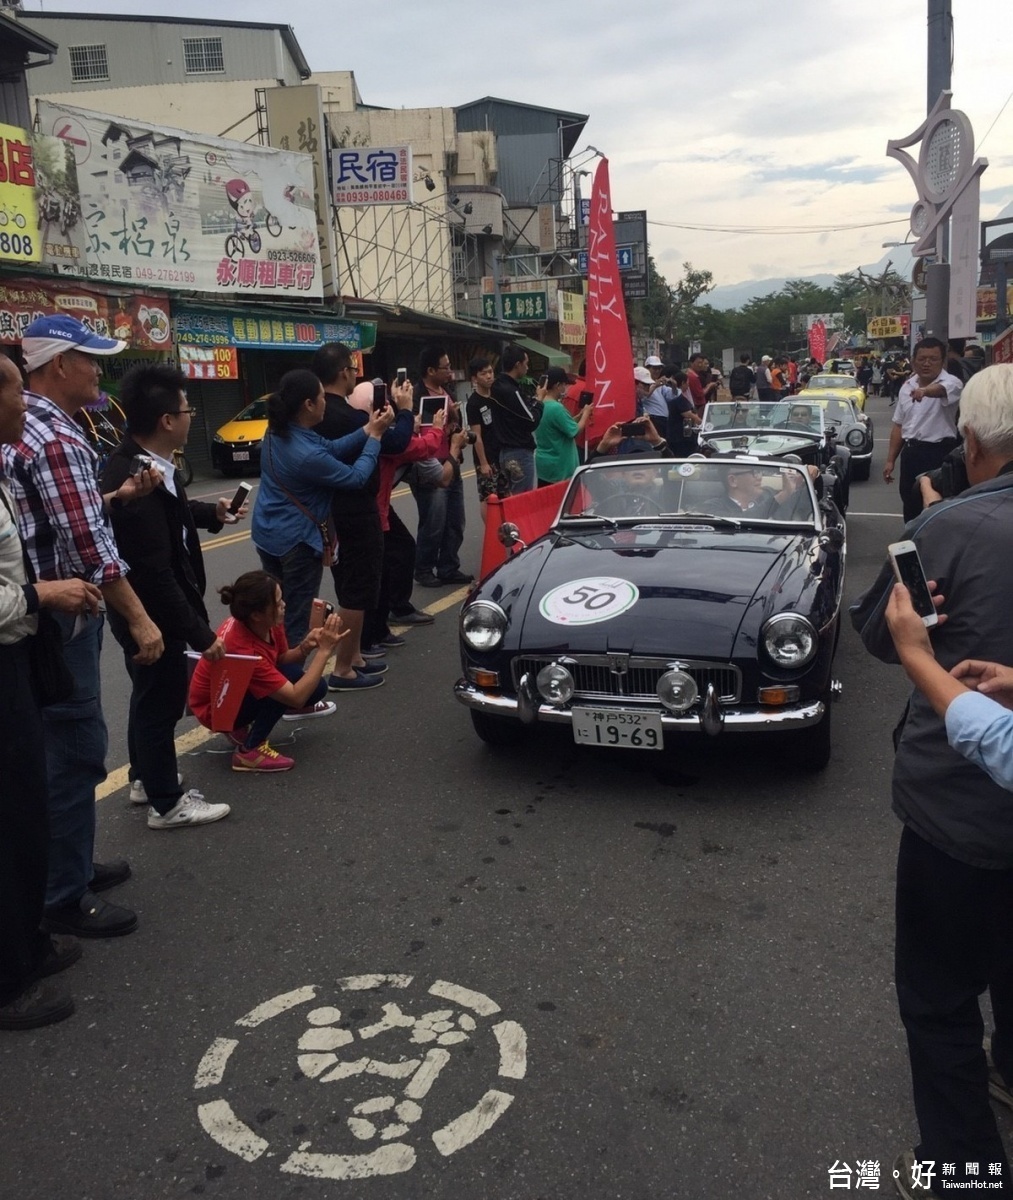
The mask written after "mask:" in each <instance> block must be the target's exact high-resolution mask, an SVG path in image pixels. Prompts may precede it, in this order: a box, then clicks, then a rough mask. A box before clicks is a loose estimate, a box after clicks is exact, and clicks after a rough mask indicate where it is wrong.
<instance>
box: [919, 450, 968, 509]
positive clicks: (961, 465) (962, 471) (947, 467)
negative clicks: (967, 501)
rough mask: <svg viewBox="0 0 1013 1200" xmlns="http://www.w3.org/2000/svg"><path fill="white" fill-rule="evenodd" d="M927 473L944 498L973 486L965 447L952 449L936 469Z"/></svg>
mask: <svg viewBox="0 0 1013 1200" xmlns="http://www.w3.org/2000/svg"><path fill="white" fill-rule="evenodd" d="M925 475H926V477H927V479H928V481H929V483H930V484H931V485H932V487H933V488H934V489H935V491H937V492H938V493H939V494H940V496H942V498H943V499H944V500H949V499H950V497H951V496H959V495H960V493H961V492H966V491H967V489H968V488H969V487H970V486H971V481H970V479H968V478H967V464H966V463H965V461H964V447H963V446H958V447H957V448H956V449H955V450H951V451H950V453H949V454H947V456H946V457H945V458H944V459H943V461H942V462H941V463H940V465H939V466H938V467H936V469H935V470H934V471H926V472H925Z"/></svg>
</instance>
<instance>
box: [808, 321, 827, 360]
mask: <svg viewBox="0 0 1013 1200" xmlns="http://www.w3.org/2000/svg"><path fill="white" fill-rule="evenodd" d="M826 353H827V327H826V326H825V325H824V324H823V322H822V321H813V323H812V325H810V326H809V357H810V358H815V359H816V361H817V362H819V363H821V362H823V360H824V358H825V357H826Z"/></svg>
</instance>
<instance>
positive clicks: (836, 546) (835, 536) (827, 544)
mask: <svg viewBox="0 0 1013 1200" xmlns="http://www.w3.org/2000/svg"><path fill="white" fill-rule="evenodd" d="M843 545H844V530H843V529H841V527H840V526H839V525H831V526H830V527H829V528H828V529H825V530H824V531H823V532H822V533H821V534H820V546H821V547H823V548H824V549H828V550H840V549H841V547H842V546H843Z"/></svg>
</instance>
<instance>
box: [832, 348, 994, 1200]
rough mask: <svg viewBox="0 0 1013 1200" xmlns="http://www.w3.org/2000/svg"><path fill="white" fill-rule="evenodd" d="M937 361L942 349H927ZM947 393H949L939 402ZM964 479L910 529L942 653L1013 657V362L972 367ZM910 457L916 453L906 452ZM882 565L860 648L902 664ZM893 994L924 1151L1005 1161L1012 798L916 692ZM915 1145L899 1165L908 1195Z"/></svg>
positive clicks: (900, 796)
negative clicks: (1000, 1116) (1002, 1116)
mask: <svg viewBox="0 0 1013 1200" xmlns="http://www.w3.org/2000/svg"><path fill="white" fill-rule="evenodd" d="M932 350H933V354H934V362H935V364H936V365H937V366H938V368H939V369H941V366H942V355H943V347H942V345H941V344H938V345H937V346H935V347H932ZM941 398H942V397H941V396H940V399H941ZM959 428H960V432H961V434H962V435H963V438H964V446H965V451H966V455H965V457H966V467H967V475H968V480H969V483H970V485H971V486H970V487H969V488H968V489H967V490H966V491H964V492H963V493H962V494H961V496H960V497H959V498H958V499H954V500H950V501H946V502H943V503H940V504H936V505H934V506H933V507H932V508H930V509H928V510H927V511H926V512H924V513H922V514H921V515H920V516H919V517H918V518H916V520H915V521H914V523H913V524H912V525H911V526H910V527H909V529H908V530H907V536H908V537H909V538H910V540H911V541H913V542H914V543H915V546H916V547H917V549H918V553H919V555H920V557H921V563H922V567H923V569H924V573H925V576H926V579H928V580H930V581H936V582H937V583H938V593H939V594H938V595H937V597H936V600H937V606H938V604H941V605H942V609H943V613H944V615H945V621H940V622H939V624H938V625H936V626H935V627H934V628H933V629H932V631H931V638H932V647H933V651H934V653H935V657H936V659H937V660H938V662H939V664H940V665H941V666H942V667H943V668H945V669H946V670H950V669H951V668H953V667H954V666H956V664H957V663H960V662H962V661H964V660H965V659H985V660H990V661H992V662H999V663H1010V662H1013V622H1011V621H1010V615H1009V597H1010V596H1011V595H1013V366H1009V365H1004V366H993V367H988V368H986V369H985V370H984V371H981V372H979V373H978V374H976V375H975V376H973V378H971V379H970V380H969V381H968V383H967V385H966V387H965V388H964V389H963V393H962V395H961V401H960V422H959ZM905 453H906V450H905ZM893 587H894V574H893V571H892V570H891V568H890V566H889V564H886V565H884V568H883V570H882V571H881V572H880V574H879V577H878V578H877V580H876V582H875V583H874V584H873V585H872V587H871V588H870V589H869V591H868V592H866V593H865V595H864V596H862V597H861V598H860V599H859V600H858V602H857V603H856V604H855V605H854V607H853V608H852V610H851V618H852V623H853V625H854V627H855V629H856V630H857V631H858V633H859V634H860V636H861V638H862V641H863V642H864V643H865V646H866V649H867V650H869V652H870V653H871V654H873V655H875V657H876V658H878V659H880V660H881V661H883V662H888V663H896V662H897V661H898V659H897V653H896V650H895V647H894V643H893V639H892V638H891V636H890V631H889V628H888V625H887V617H886V609H887V604H888V602H889V599H890V597H891V595H892V594H893ZM894 746H895V748H896V757H895V760H894V769H893V784H892V793H893V810H894V812H895V813H896V814H897V816H898V817H899V818H900V820H901V821H902V823H903V826H904V828H903V831H902V833H901V838H900V848H899V851H898V856H897V885H896V919H897V931H896V951H895V970H896V987H897V999H898V1004H899V1008H900V1015H901V1019H902V1020H903V1022H904V1026H905V1029H906V1032H907V1040H908V1050H909V1055H910V1065H911V1081H912V1088H913V1092H914V1102H915V1112H916V1114H917V1117H918V1127H919V1131H920V1134H921V1142H920V1144H919V1145H918V1146H917V1147H916V1148H915V1150H914V1155H913V1157H914V1159H917V1160H930V1161H935V1162H937V1163H939V1162H945V1163H956V1164H957V1173H956V1176H955V1180H956V1181H960V1182H962V1181H964V1180H966V1179H967V1177H968V1176H971V1177H972V1178H973V1177H974V1175H975V1173H974V1171H973V1170H972V1167H974V1166H975V1165H976V1166H977V1177H978V1178H979V1179H980V1178H982V1177H986V1178H987V1175H988V1166H985V1165H982V1164H990V1163H997V1164H1000V1168H999V1169H1000V1170H1001V1173H1002V1175H1001V1177H1002V1178H1003V1179H1007V1180H1008V1178H1009V1164H1008V1161H1007V1158H1006V1154H1005V1151H1004V1149H1003V1143H1002V1139H1001V1137H1000V1135H999V1131H998V1129H997V1128H996V1122H995V1117H994V1116H993V1114H992V1111H991V1108H990V1106H989V1093H990V1092H991V1094H992V1095H993V1096H994V1097H996V1098H998V1099H1003V1100H1004V1102H1005V1103H1007V1104H1009V1105H1010V1106H1011V1107H1013V1093H1011V1091H1010V1086H1011V1084H1013V925H1011V923H1010V920H1009V914H1010V913H1011V912H1013V806H1011V805H1010V803H1009V795H1008V793H1006V792H1004V791H1003V789H1002V788H1001V787H1000V786H999V784H997V783H995V782H994V781H993V780H992V779H990V778H989V777H988V776H987V775H986V773H985V772H984V771H983V770H981V769H980V767H978V766H977V765H975V764H974V763H973V762H971V761H969V760H968V759H967V758H965V757H964V756H963V755H962V754H961V753H960V752H958V750H956V749H953V748H951V746H950V745H949V743H948V739H947V733H946V725H945V722H944V719H943V718H942V717H941V716H940V715H939V714H938V713H937V712H936V711H935V710H934V708H933V705H932V703H931V702H930V700H929V699H928V698H927V697H926V696H925V695H923V694H922V692H920V691H917V690H916V691H914V692H913V693H912V694H911V698H910V700H909V703H908V706H907V708H906V710H905V712H904V714H903V716H902V718H901V723H900V725H899V727H898V729H897V730H896V731H895V733H894ZM986 988H988V990H989V992H990V995H991V1000H992V1014H993V1018H994V1032H993V1035H992V1039H991V1054H990V1057H989V1055H987V1054H986V1051H985V1050H984V1049H983V1047H982V1032H983V1022H982V1014H981V1010H980V1006H979V996H980V995H981V993H982V992H983V991H984V990H985V989H986ZM911 1157H912V1155H911V1152H910V1151H908V1152H905V1154H904V1155H902V1159H901V1160H899V1161H898V1165H897V1168H896V1171H895V1174H898V1173H899V1174H900V1177H901V1180H902V1182H904V1186H905V1187H907V1190H906V1191H905V1190H904V1187H902V1188H901V1192H902V1194H903V1195H905V1196H914V1195H919V1194H921V1193H918V1192H916V1191H914V1190H913V1188H911V1187H910V1186H909V1175H910V1170H909V1168H910V1165H911V1164H910V1159H911Z"/></svg>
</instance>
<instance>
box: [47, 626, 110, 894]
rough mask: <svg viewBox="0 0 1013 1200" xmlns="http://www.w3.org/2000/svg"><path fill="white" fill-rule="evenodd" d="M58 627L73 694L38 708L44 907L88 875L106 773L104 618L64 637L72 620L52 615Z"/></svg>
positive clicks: (82, 886)
mask: <svg viewBox="0 0 1013 1200" xmlns="http://www.w3.org/2000/svg"><path fill="white" fill-rule="evenodd" d="M53 616H54V618H55V619H56V621H57V622H58V623H59V625H60V628H61V630H62V631H63V639H64V641H63V656H64V658H65V659H66V660H67V666H68V667H69V668H70V671H71V674H72V675H73V676H74V694H73V695H72V696H71V698H70V699H69V700H67V701H66V702H65V703H63V704H50V705H49V706H48V707H46V708H44V709H43V710H42V720H43V725H44V726H45V731H46V773H47V776H48V779H49V801H48V804H47V812H48V814H49V882H48V885H47V887H46V907H47V908H57V907H60V906H61V905H65V904H73V903H74V902H75V901H76V900H79V899H80V898H81V896H82V895H83V893H84V892H85V890H86V889H87V887H88V885H89V884H90V883H91V876H92V855H93V853H94V849H95V789H96V787H98V785H99V784H100V783H101V782H102V780H103V779H105V777H106V750H107V749H108V746H109V733H108V730H107V729H106V723H105V718H104V717H103V716H102V695H101V685H100V681H99V657H100V655H101V652H102V627H103V625H104V622H105V618H104V617H101V616H100V617H93V618H91V619H90V620H88V621H85V623H84V627H83V629H82V630H81V632H80V633H79V634H78V636H77V637H76V638H74V639H73V640H68V639H70V635H71V632H72V631H73V628H74V618H73V617H70V616H66V615H64V614H63V613H53Z"/></svg>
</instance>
